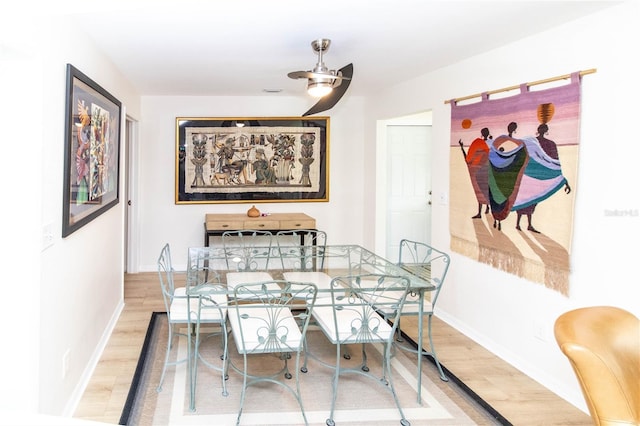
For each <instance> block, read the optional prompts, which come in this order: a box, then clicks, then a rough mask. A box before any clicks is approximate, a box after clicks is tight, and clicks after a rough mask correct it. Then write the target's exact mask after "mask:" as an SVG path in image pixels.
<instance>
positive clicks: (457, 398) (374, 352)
mask: <svg viewBox="0 0 640 426" xmlns="http://www.w3.org/2000/svg"><path fill="white" fill-rule="evenodd" d="M167 327H168V324H167V318H166V314H164V313H158V312H156V313H153V315H152V317H151V321H150V324H149V329H148V332H147V336H146V339H145V343H144V347H143V349H142V352H141V356H140V360H139V362H138V367H137V369H136V374H135V377H134V380H133V383H132V386H131V389H130V392H129V396H128V399H127V402H126V404H125V407H124V409H123V412H122V417H121V419H120V424H121V425H233V424H235V421H236V414H237V411H238V408H239V396H240V389H241V385H242V378H241V375H240V374H238V373H237V372H235V371H233V370H232V369H230V371H229V379H228V380H227V382H226V383H227V389H228V391H229V394H228V396H226V397H225V396H223V395H222V391H221V390H222V386H221V376H220V374H221V373H220V372H218V371H215V370H213V369H210V368H207V367H206V366H204V365H203V364H202V363H201V364H199V368H198V381H197V382H198V385H197V390H196V410H195V412H192V411H190V410H189V383H188V376H187V371H186V370H187V367H186V364H180V365H178V366H176V367H169V369H168V371H167V374H166V377H165V380H164V384H163V387H162V391H161V392H157V391H156V387H157V385H158V382H159V379H160V374H161V372H162V365H163V361H164V353H165V352H164V351H165V348H166V342H167V335H168V330H167ZM217 339H218V338H217V337H214V338H211V339H208V340H207V341H206V342H205V343H204V344H203V346H202V347H201V349H202V353H203V356H204V357H205V359H207V360H211V361H213V362H216V361H217V362H219V355H220V349H219V348H220V341H219V340H217ZM308 341H309V347H310V351H311V353H313V355H314V357H316V358H318V359H323V360H328V361H333V362H335V346H333V345H331V344H330V343H329V342H328V340H327V339H326V338H325V336H324V335H323V334H322V332H321V331H319V330H313V329H310V330H309V331H308ZM186 350H187V349H186V339H185V338H180V339H179V340H178V343H177V344H175V345H174V347H173V349H172V352H171V355H170V357H171V359H172V360H175V359H179V358H182V357H183V356H184V355H185V354H186ZM229 352H230V359H231V362H233V363H234V364H235V365H242V359H241V357H240V356H239V355H238V354H237V351H236V348H235V346H234V345H233V339H230V348H229ZM349 352H351V355H352V356H351V359H349V360H346V359H342V360H341V362H342V366H343V367H349V366H356V367H357V366H358V365H359V364H360V362H361V353H360V347H359V346H356V347H350V348H349ZM260 357H262V358H263V359H264V360H263V361H261V362H264V363H265V364H268V363H272V364H273V363H275V364H274V365H281V361H280V360H279V359H278V358H277V357H275V356H270V355H266V356H262V355H261V356H260ZM367 357H368V365H369V368H370V370H371V371H376V372H377V371H379V369H380V363H381V359H382V346H379V347H376V346H370V347H368V350H367ZM416 361H417V357H416V355H414V354H412V353H410V352H405V351H397V352H396V355H395V356H394V358H393V378H394V384H395V388H396V391H397V393H398V395H399V399H400V401H401V405H402V408H403V410H404V413H405V416H406V418H407V419H408V420H409V421H410V422H411V425H414V426H418V425H427V424H428V425H451V426H453V425H455V426H465V425H509V424H510V423H509V422H508V421H507V420H506V419H504V418H503V417H502V416H501V415H500V414H499V413H497V412H496V411H495V410H493V409H492V408H491V407H490V406H489V405H488V404H486V403H485V402H484V401H481V400H479V399H478V397H477V396H476V395H475V394H473V392H472V391H471V390H470V389H468V388H467V387H466V386H464V384H462V383H460V381H459V380H458V379H457V378H456V377H455V375H453V374H452V373H451V372H450V371H448V370H446V368H445V371H446V373H447V374H448V376H449V378H450V380H449V382H443V381H441V380H440V378H439V376H438V372H437V369H436V368H435V366H434V365H433V364H432V363H430V362H425V363H423V373H422V374H423V378H422V403H421V404H419V403H418V401H417V393H416V385H417V380H416V374H417V368H416V365H417V364H416ZM291 365H292V368H294V364H293V363H292V364H291ZM265 368H267V367H266V366H265ZM331 377H332V370H331V369H330V368H328V367H326V366H323V365H322V364H321V363H319V362H318V361H317V360H315V359H314V358H310V360H309V364H308V372H307V373H305V374H301V376H300V383H301V387H302V395H303V396H302V397H303V401H304V404H305V412H306V415H307V419H308V421H309V424H311V425H324V424H325V422H326V419H327V417H328V414H329V409H330V406H331ZM338 392H339V396H338V403H337V407H336V412H335V416H334V419H335V421H336V424H338V425H342V424H344V425H352V426H356V425H365V424H367V425H369V424H376V425H397V424H399V422H400V415H399V413H398V410H397V408H396V407H395V404H394V402H393V398H392V396H391V394H390V393H389V392H388V391H387V390H386V389H385V388H384V387H383V386H381V385H380V384H378V383H376V381H374V380H372V379H371V378H368V377H364V376H361V375H358V374H348V375H344V376H341V377H340V384H339V391H338ZM246 398H247V399H246V401H245V407H244V410H243V414H242V418H241V424H242V425H300V424H304V422H303V418H302V415H301V414H300V410H299V408H298V405H297V403H296V401H295V399H294V398H293V396H292V395H291V394H290V393H288V392H287V391H286V390H284V389H283V388H281V387H279V386H276V385H273V384H261V385H258V386H253V387H250V388H249V390H248V391H247V397H246Z"/></svg>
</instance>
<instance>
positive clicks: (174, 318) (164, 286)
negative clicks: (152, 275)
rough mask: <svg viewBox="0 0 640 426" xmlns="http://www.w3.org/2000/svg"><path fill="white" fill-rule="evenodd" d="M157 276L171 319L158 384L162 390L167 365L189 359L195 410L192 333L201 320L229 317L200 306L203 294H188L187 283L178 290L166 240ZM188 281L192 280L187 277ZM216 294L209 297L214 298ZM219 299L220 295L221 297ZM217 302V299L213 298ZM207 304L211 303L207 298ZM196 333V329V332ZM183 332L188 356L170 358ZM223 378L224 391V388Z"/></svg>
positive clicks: (188, 367)
mask: <svg viewBox="0 0 640 426" xmlns="http://www.w3.org/2000/svg"><path fill="white" fill-rule="evenodd" d="M157 263H158V276H159V279H160V288H161V291H162V297H163V300H164V304H165V309H166V312H167V320H168V322H169V327H168V329H169V336H168V339H167V348H166V352H165V358H164V365H163V367H162V373H161V376H160V381H159V383H158V386H157V388H156V390H157V392H161V391H162V384H163V382H164V378H165V375H166V372H167V368H168V367H170V366H176V365H178V364H182V363H185V362H186V363H187V374H189V379H190V382H191V383H190V395H189V396H190V400H189V407H190V409H191V410H195V393H194V389H195V383H194V380H195V376H194V372H195V365H196V364H195V363H194V362H195V361H196V360H194V353H195V354H197V352H194V347H193V340H192V338H193V335H192V333H191V330H193V329H194V328H197V327H198V326H199V324H200V323H215V324H224V323H225V321H226V311H224V312H223V311H222V310H220V309H217V308H216V309H212V308H211V306H207V307H206V308H205V309H201V307H200V302H201V301H200V298H199V297H192V296H191V295H190V294H189V290H188V289H187V288H186V287H184V288H183V289H182V290H180V291H176V288H175V284H174V269H173V266H172V261H171V249H170V246H169V244H165V245H164V247H163V248H162V250H161V252H160V256H159V257H158V262H157ZM187 281H189V280H188V279H187ZM215 299H216V297H212V298H210V300H211V301H214V300H215ZM218 300H219V299H218ZM214 303H217V302H214ZM206 305H210V302H207V303H206ZM180 327H182V328H184V331H180V330H179V328H180ZM196 335H197V333H196ZM179 336H182V337H184V338H186V339H187V357H186V358H181V359H177V360H175V361H170V354H171V349H172V347H173V344H174V339H175V338H176V337H179ZM224 389H225V388H224V380H223V393H225V392H226V390H224Z"/></svg>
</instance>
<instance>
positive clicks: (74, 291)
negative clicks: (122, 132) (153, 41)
mask: <svg viewBox="0 0 640 426" xmlns="http://www.w3.org/2000/svg"><path fill="white" fill-rule="evenodd" d="M3 14H4V12H3ZM3 18H5V19H2V22H1V24H0V27H1V28H2V31H1V32H0V36H1V37H0V49H1V51H0V54H2V66H1V67H0V69H2V70H3V74H2V76H1V77H2V78H1V80H2V84H3V86H2V88H3V89H5V88H7V89H8V91H7V92H5V91H4V90H3V92H2V93H3V95H2V96H3V101H2V103H3V107H6V108H7V109H8V111H9V112H10V114H7V115H6V116H5V115H4V114H3V116H4V117H8V118H9V120H8V121H7V122H6V123H5V122H3V126H2V127H3V129H8V130H9V132H10V133H9V136H8V137H7V138H6V139H5V138H4V137H3V142H4V144H5V146H6V148H7V149H6V150H5V155H4V156H3V160H4V161H3V163H4V164H6V165H7V166H8V171H9V172H11V173H12V175H10V176H6V177H5V176H4V173H3V179H2V181H3V182H4V183H5V184H8V187H7V190H6V191H4V190H3V194H4V196H5V197H6V198H5V203H4V204H3V208H7V209H10V210H11V213H10V220H7V221H6V222H5V223H4V226H6V227H7V228H8V229H7V230H6V232H3V235H5V236H6V235H8V236H9V238H8V239H5V240H4V241H5V250H4V252H3V264H2V266H3V268H2V270H3V273H6V272H8V276H9V277H11V278H9V279H7V280H6V281H5V288H8V289H9V291H8V292H6V293H4V292H3V295H4V297H3V309H2V310H0V312H1V313H0V316H1V317H2V319H3V321H2V322H3V324H4V325H5V331H6V332H8V335H6V334H5V336H4V338H5V340H6V344H5V345H3V350H2V351H1V352H2V358H0V361H1V362H0V377H2V380H0V411H2V410H4V409H18V410H22V411H24V412H41V413H46V414H54V415H61V414H67V415H68V414H72V412H71V410H72V409H73V407H74V403H75V402H76V401H77V399H78V398H79V396H81V392H82V390H83V386H84V383H85V380H86V379H87V378H88V374H90V373H91V370H92V369H93V364H94V363H95V362H97V359H98V357H99V355H100V351H101V344H103V343H104V342H105V341H106V340H105V339H106V338H107V337H108V335H107V333H108V331H109V327H110V326H111V325H113V322H114V321H115V320H116V319H117V314H118V312H119V309H120V308H121V306H122V303H123V290H122V288H123V262H122V258H123V247H124V246H123V208H122V205H123V203H120V204H118V205H117V206H116V207H115V208H113V209H111V210H109V211H108V212H107V213H105V214H104V215H102V216H100V217H99V218H97V219H96V220H94V221H93V222H91V223H90V224H88V225H86V226H85V227H83V228H81V229H79V230H77V231H76V232H74V233H73V234H72V235H70V236H68V237H67V238H65V239H62V238H61V228H62V225H61V224H62V194H63V190H62V182H63V164H64V145H65V139H64V121H65V108H64V106H65V91H66V89H65V87H66V64H67V63H71V64H73V65H75V66H76V67H77V68H79V69H80V70H81V71H83V72H84V73H85V74H87V75H88V76H89V77H91V78H92V79H93V80H95V81H96V82H98V84H100V85H101V86H102V87H104V88H105V89H106V90H107V91H109V92H110V93H111V94H112V95H114V96H115V97H116V98H118V99H119V100H120V101H122V102H123V106H124V107H125V108H126V109H127V111H128V112H129V113H130V114H133V115H134V116H135V115H137V114H139V97H138V96H137V94H136V93H135V91H134V90H132V88H131V86H130V85H129V84H128V83H127V81H126V80H125V79H124V78H123V77H122V76H121V75H120V74H118V72H117V71H116V70H115V69H114V68H113V66H112V64H111V63H110V62H109V61H108V60H107V59H105V57H104V56H101V55H100V53H99V52H98V51H97V50H96V49H95V47H94V46H93V45H92V44H91V41H90V39H89V37H88V36H87V35H84V34H82V33H81V32H79V31H78V30H77V26H74V24H73V21H71V20H70V19H68V18H66V17H64V16H61V15H57V14H48V13H44V12H42V11H40V10H38V11H35V10H33V11H32V10H30V11H28V13H25V14H16V15H12V14H9V15H8V16H7V15H3ZM35 29H37V31H36V30H35ZM43 34H45V36H42V35H43ZM7 53H9V54H8V55H7ZM7 60H8V61H7ZM5 64H10V65H9V66H5ZM5 73H7V74H5ZM7 93H8V95H9V96H8V97H5V96H6V94H7ZM122 158H124V157H122ZM121 164H122V163H121ZM5 171H7V168H5V167H3V172H5ZM45 225H51V229H52V230H53V245H51V246H49V247H47V248H46V249H43V237H42V235H43V227H44V226H45ZM5 262H6V263H5ZM7 308H8V310H7ZM67 351H68V352H69V370H68V372H67V374H66V376H65V377H63V368H62V358H63V355H64V353H65V352H67Z"/></svg>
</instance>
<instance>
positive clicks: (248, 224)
mask: <svg viewBox="0 0 640 426" xmlns="http://www.w3.org/2000/svg"><path fill="white" fill-rule="evenodd" d="M242 229H265V230H268V231H272V230H274V229H280V221H278V220H269V219H264V220H261V219H254V220H247V221H245V222H244V224H243V226H242Z"/></svg>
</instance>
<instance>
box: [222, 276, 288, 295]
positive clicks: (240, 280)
mask: <svg viewBox="0 0 640 426" xmlns="http://www.w3.org/2000/svg"><path fill="white" fill-rule="evenodd" d="M272 280H273V278H271V275H269V273H268V272H256V271H247V272H227V287H228V288H229V291H231V292H233V290H234V289H235V288H236V287H237V286H238V285H240V284H252V283H261V282H266V281H272ZM267 288H268V289H269V290H272V291H274V293H273V294H274V296H277V295H279V294H280V293H279V292H278V290H280V286H279V285H278V284H276V283H269V284H267ZM247 297H250V296H243V297H241V298H247Z"/></svg>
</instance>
